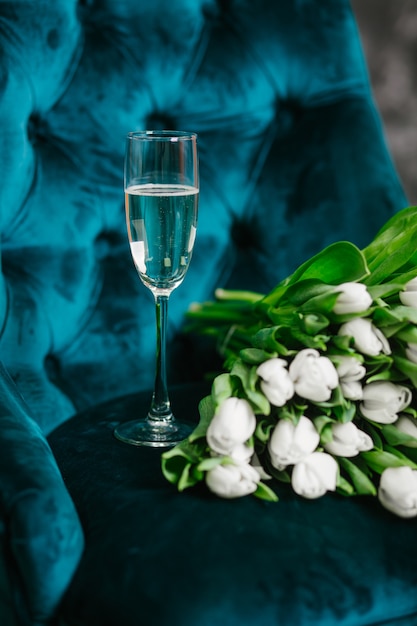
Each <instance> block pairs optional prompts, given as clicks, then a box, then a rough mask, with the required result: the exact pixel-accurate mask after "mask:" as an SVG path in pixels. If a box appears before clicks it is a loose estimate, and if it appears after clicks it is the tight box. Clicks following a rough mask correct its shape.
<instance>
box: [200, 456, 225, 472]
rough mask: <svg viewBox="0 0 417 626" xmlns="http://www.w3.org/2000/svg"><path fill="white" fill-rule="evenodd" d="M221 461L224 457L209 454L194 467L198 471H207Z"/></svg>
mask: <svg viewBox="0 0 417 626" xmlns="http://www.w3.org/2000/svg"><path fill="white" fill-rule="evenodd" d="M223 461H224V457H221V456H211V457H208V458H206V459H203V460H202V461H200V463H199V464H198V465H197V468H196V469H197V470H198V471H200V472H209V471H210V470H212V469H214V468H215V467H217V466H218V465H222V463H223Z"/></svg>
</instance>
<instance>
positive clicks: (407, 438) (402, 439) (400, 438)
mask: <svg viewBox="0 0 417 626" xmlns="http://www.w3.org/2000/svg"><path fill="white" fill-rule="evenodd" d="M381 432H382V434H383V435H384V437H385V439H386V441H387V442H388V443H389V444H390V445H392V446H401V445H403V446H407V445H408V444H412V445H415V444H416V443H417V439H416V438H415V437H412V436H411V435H407V434H406V433H403V432H401V431H400V430H398V428H397V427H396V426H395V424H387V425H385V426H383V427H382V429H381Z"/></svg>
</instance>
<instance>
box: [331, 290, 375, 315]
mask: <svg viewBox="0 0 417 626" xmlns="http://www.w3.org/2000/svg"><path fill="white" fill-rule="evenodd" d="M336 291H339V292H340V293H339V295H338V297H337V300H336V304H335V305H334V307H333V311H334V312H335V313H336V314H337V315H346V314H349V313H361V312H363V311H366V310H367V309H369V307H370V306H371V304H372V298H371V296H370V294H369V292H368V290H367V288H366V285H363V284H362V283H342V284H341V285H338V286H337V288H336Z"/></svg>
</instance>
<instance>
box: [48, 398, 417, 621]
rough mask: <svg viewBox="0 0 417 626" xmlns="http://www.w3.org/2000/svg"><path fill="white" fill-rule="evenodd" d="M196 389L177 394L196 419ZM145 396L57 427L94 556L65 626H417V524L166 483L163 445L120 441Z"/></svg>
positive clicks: (347, 502) (376, 513)
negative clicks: (219, 495) (117, 434)
mask: <svg viewBox="0 0 417 626" xmlns="http://www.w3.org/2000/svg"><path fill="white" fill-rule="evenodd" d="M202 391H203V390H202V389H201V388H198V387H197V388H193V389H190V388H188V387H181V388H177V389H176V390H175V393H174V394H173V407H174V410H175V412H176V414H177V415H178V416H182V417H184V416H186V417H188V418H194V419H196V415H197V409H196V407H197V402H198V399H200V398H201V397H202V395H201V394H202ZM148 402H149V394H143V393H142V394H138V395H132V396H127V397H125V398H122V399H119V400H114V401H112V402H109V403H107V404H103V405H101V406H99V407H97V408H96V409H91V410H89V411H88V412H85V413H83V414H80V415H78V416H76V417H75V418H73V419H72V420H70V421H69V422H68V423H66V424H64V425H62V426H60V427H59V428H58V429H57V430H56V431H54V433H52V435H51V436H50V443H51V446H52V448H53V450H54V453H55V455H56V458H57V460H58V464H59V465H60V467H61V470H62V472H63V475H64V477H65V479H66V482H67V486H68V488H69V490H70V493H71V494H72V496H73V498H74V500H75V503H76V506H77V508H78V511H79V515H80V517H81V520H82V523H83V526H84V531H85V535H86V551H85V554H84V557H83V559H82V562H81V564H80V567H79V569H78V572H77V573H76V576H75V578H74V579H73V582H72V585H71V586H70V589H69V591H68V593H67V595H66V597H65V599H64V603H63V606H62V612H61V615H62V617H61V620H62V621H61V625H62V626H64V625H65V626H75V625H77V626H81V625H85V626H87V625H88V626H116V625H120V624H123V626H138V624H152V626H214V625H215V624H219V625H220V624H221V625H222V626H273V625H278V624H279V626H312V625H314V626H319V625H320V626H330V625H334V624H336V623H337V624H338V625H339V624H340V625H343V626H348V625H349V626H362V625H371V624H372V625H373V626H375V625H377V624H381V625H382V624H384V626H387V625H396V626H397V625H398V626H400V625H401V626H412V625H415V624H417V594H416V593H415V591H414V590H415V589H416V587H417V568H416V566H415V564H416V561H417V542H416V541H415V536H416V530H417V522H416V521H415V520H402V519H399V518H396V517H395V516H393V515H392V514H390V513H388V512H387V511H385V510H384V509H382V508H381V507H380V505H379V504H378V503H377V502H376V501H374V500H371V499H367V498H357V499H344V498H341V497H339V496H333V495H332V496H325V497H324V498H322V499H319V500H313V501H306V500H303V499H301V498H299V497H298V496H295V495H294V494H293V493H291V492H290V491H289V489H287V487H286V486H285V485H282V486H280V487H278V490H279V495H280V502H278V503H274V504H271V503H265V502H261V501H259V500H256V499H255V498H252V497H247V498H243V499H240V500H234V501H226V500H221V499H216V498H215V497H214V496H212V495H210V494H209V493H207V492H206V490H205V489H204V488H200V487H199V488H196V489H194V490H190V491H188V492H185V493H183V494H178V493H177V492H176V491H175V489H174V488H173V487H172V486H171V485H170V484H168V483H167V482H165V480H164V478H163V477H162V474H161V470H160V450H158V449H152V448H135V447H133V446H128V445H126V444H123V443H121V442H119V441H117V440H116V439H115V438H114V435H113V429H114V427H115V426H116V425H117V424H118V423H119V422H120V421H122V420H125V419H133V418H135V417H139V416H141V415H142V414H145V412H146V409H147V404H148Z"/></svg>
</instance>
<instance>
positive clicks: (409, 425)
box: [395, 415, 417, 448]
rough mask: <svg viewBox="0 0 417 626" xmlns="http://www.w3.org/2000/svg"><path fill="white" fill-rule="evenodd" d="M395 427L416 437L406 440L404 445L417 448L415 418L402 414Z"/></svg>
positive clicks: (416, 423)
mask: <svg viewBox="0 0 417 626" xmlns="http://www.w3.org/2000/svg"><path fill="white" fill-rule="evenodd" d="M395 428H397V430H399V431H400V432H401V433H404V434H405V435H409V436H410V437H414V439H415V441H407V442H404V443H403V445H404V446H407V448H417V420H416V419H415V418H413V417H408V416H407V415H400V417H399V418H398V419H397V421H396V422H395Z"/></svg>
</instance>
